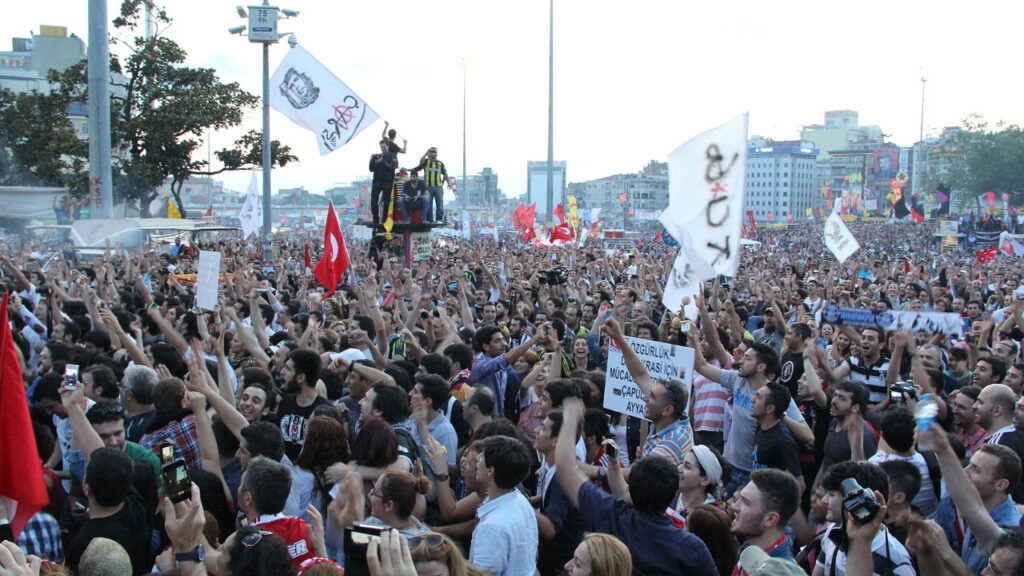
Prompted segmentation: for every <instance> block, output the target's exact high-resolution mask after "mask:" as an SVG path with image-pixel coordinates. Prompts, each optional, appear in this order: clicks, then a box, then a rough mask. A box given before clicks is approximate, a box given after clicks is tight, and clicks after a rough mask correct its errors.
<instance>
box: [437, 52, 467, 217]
mask: <svg viewBox="0 0 1024 576" xmlns="http://www.w3.org/2000/svg"><path fill="white" fill-rule="evenodd" d="M467 65H469V60H466V59H465V58H462V59H461V60H459V66H462V187H460V188H459V201H458V202H457V203H456V206H458V207H459V208H460V209H465V208H466V196H467V195H468V194H469V188H467V187H466V66H467ZM438 217H440V216H438ZM460 217H461V216H457V217H456V219H458V218H460ZM435 219H436V218H435Z"/></svg>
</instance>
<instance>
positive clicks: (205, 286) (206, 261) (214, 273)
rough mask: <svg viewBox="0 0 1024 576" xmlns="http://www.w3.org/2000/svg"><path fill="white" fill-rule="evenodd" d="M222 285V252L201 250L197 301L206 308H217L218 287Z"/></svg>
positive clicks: (201, 306)
mask: <svg viewBox="0 0 1024 576" xmlns="http://www.w3.org/2000/svg"><path fill="white" fill-rule="evenodd" d="M219 285H220V252H210V251H208V250H200V251H199V274H198V276H197V278H196V303H197V304H199V307H200V308H202V309H204V310H215V309H216V308H217V287H218V286H219Z"/></svg>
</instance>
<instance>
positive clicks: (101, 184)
mask: <svg viewBox="0 0 1024 576" xmlns="http://www.w3.org/2000/svg"><path fill="white" fill-rule="evenodd" d="M107 42H108V39H107V0H89V50H88V57H89V102H88V104H89V183H90V187H89V189H90V196H91V198H90V202H91V203H92V210H91V215H92V217H93V218H110V214H111V209H112V205H113V203H114V194H113V188H112V186H111V178H112V176H111V169H110V49H109V47H108V46H107Z"/></svg>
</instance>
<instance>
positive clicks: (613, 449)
mask: <svg viewBox="0 0 1024 576" xmlns="http://www.w3.org/2000/svg"><path fill="white" fill-rule="evenodd" d="M604 453H605V454H607V455H608V457H609V458H611V459H613V460H618V459H619V447H618V446H616V445H615V444H608V445H606V446H605V447H604ZM610 466H614V464H610Z"/></svg>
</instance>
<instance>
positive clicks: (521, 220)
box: [512, 202, 526, 230]
mask: <svg viewBox="0 0 1024 576" xmlns="http://www.w3.org/2000/svg"><path fill="white" fill-rule="evenodd" d="M512 224H513V225H514V226H515V227H516V230H520V229H522V228H523V226H525V225H526V203H525V202H520V203H519V208H516V211H515V212H513V213H512Z"/></svg>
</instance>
